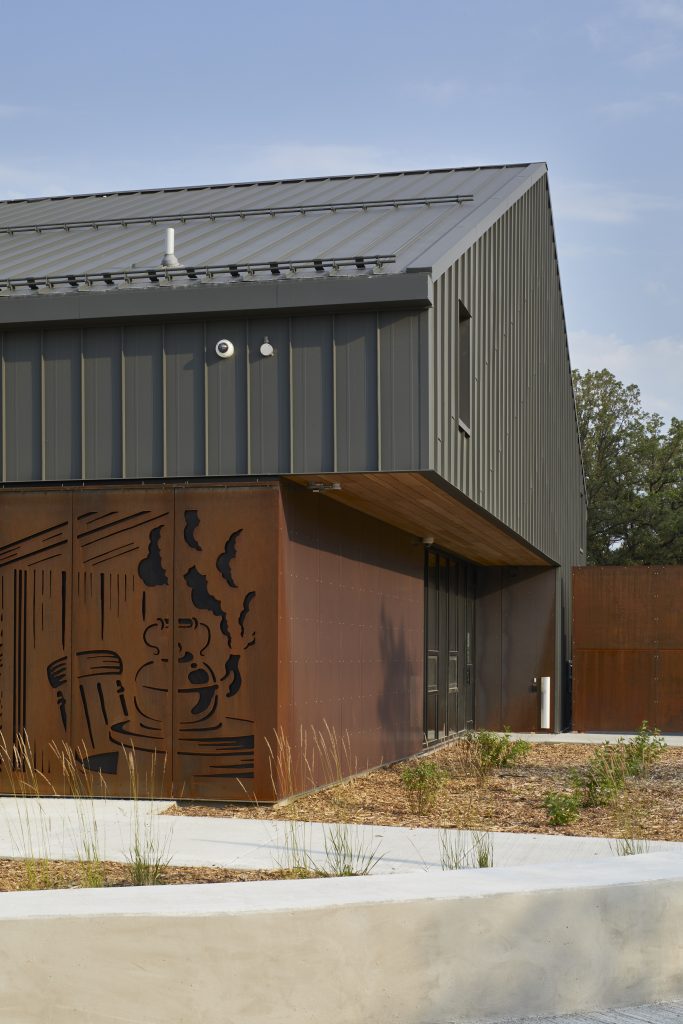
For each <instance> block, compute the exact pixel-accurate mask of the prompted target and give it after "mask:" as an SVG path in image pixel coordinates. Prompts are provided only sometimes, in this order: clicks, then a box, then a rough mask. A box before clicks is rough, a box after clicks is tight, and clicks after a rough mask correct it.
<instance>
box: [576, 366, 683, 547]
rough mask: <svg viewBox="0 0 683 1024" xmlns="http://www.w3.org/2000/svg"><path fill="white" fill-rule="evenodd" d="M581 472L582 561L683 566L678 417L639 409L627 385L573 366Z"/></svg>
mask: <svg viewBox="0 0 683 1024" xmlns="http://www.w3.org/2000/svg"><path fill="white" fill-rule="evenodd" d="M573 378H574V393H575V396H576V411H577V416H578V422H579V435H580V438H581V448H582V451H583V461H584V468H585V472H586V488H587V499H588V551H587V558H588V562H589V563H590V564H592V565H675V564H681V563H683V420H679V419H676V418H675V417H674V418H673V419H672V420H671V424H670V425H669V427H668V429H667V428H666V427H665V423H664V420H663V419H662V417H661V416H658V415H657V414H654V413H648V412H646V411H645V410H644V409H643V407H642V406H641V404H640V391H639V389H638V388H637V387H636V385H635V384H629V385H625V384H622V383H621V382H620V381H618V380H617V379H616V377H615V376H614V375H613V374H612V373H610V372H609V370H596V371H588V372H586V373H579V372H578V371H576V370H575V371H574V374H573Z"/></svg>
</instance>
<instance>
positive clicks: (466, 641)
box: [425, 549, 474, 743]
mask: <svg viewBox="0 0 683 1024" xmlns="http://www.w3.org/2000/svg"><path fill="white" fill-rule="evenodd" d="M426 558H427V564H426V571H425V612H426V624H425V634H426V642H427V643H426V646H427V650H426V658H427V663H426V666H425V668H426V671H425V736H426V739H427V742H430V743H434V742H436V741H438V740H443V739H446V738H447V737H448V736H451V735H453V734H454V733H457V732H462V731H463V730H464V729H471V728H472V727H473V725H474V673H473V664H474V568H473V566H471V565H468V564H467V563H466V562H462V561H459V560H458V559H457V558H452V557H451V556H450V555H446V554H443V553H442V552H439V551H434V550H432V549H430V550H428V552H427V556H426Z"/></svg>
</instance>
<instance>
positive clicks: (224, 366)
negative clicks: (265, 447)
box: [205, 320, 248, 476]
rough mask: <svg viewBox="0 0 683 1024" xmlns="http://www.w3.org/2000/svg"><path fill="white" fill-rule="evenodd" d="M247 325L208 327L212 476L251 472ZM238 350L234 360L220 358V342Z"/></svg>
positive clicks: (208, 434)
mask: <svg viewBox="0 0 683 1024" xmlns="http://www.w3.org/2000/svg"><path fill="white" fill-rule="evenodd" d="M247 330H248V329H247V321H246V320H232V321H227V322H226V323H225V324H222V323H212V324H211V326H210V329H209V327H208V325H207V326H206V366H205V379H206V445H207V456H206V470H207V473H208V474H209V476H241V475H243V474H245V473H246V472H247V466H248V463H247V450H248V445H247V423H248V411H247V410H248V401H247ZM223 338H225V339H226V340H227V341H231V342H232V343H233V345H234V346H235V354H234V355H233V356H232V358H230V359H220V358H219V357H218V356H217V355H216V342H217V341H220V340H221V339H223Z"/></svg>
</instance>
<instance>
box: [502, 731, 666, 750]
mask: <svg viewBox="0 0 683 1024" xmlns="http://www.w3.org/2000/svg"><path fill="white" fill-rule="evenodd" d="M636 735H637V733H635V732H512V733H510V736H511V738H512V739H514V740H527V741H528V742H529V743H595V744H599V743H607V742H608V741H609V742H610V743H616V742H617V741H618V740H619V739H620V738H622V739H625V740H630V739H632V738H633V737H634V736H636ZM662 739H663V740H664V742H665V743H666V745H667V746H669V747H683V733H668V734H667V735H666V736H662Z"/></svg>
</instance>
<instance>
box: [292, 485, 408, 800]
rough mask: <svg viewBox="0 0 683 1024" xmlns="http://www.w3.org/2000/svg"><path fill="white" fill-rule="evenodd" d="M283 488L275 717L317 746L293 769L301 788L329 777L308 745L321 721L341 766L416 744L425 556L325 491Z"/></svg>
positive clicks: (296, 739)
mask: <svg viewBox="0 0 683 1024" xmlns="http://www.w3.org/2000/svg"><path fill="white" fill-rule="evenodd" d="M282 495H283V537H284V539H283V545H282V573H283V576H282V581H281V584H282V589H283V591H284V600H283V601H281V605H280V607H281V629H282V632H283V638H282V642H281V644H280V649H281V652H282V653H281V664H280V688H279V720H280V722H281V723H282V728H283V730H284V732H285V734H286V736H287V737H288V739H289V742H290V744H291V745H292V747H297V748H298V747H299V746H300V737H301V735H302V734H303V735H304V737H305V742H306V744H307V748H308V752H309V761H311V760H313V755H314V754H315V764H314V765H312V769H313V770H312V772H308V769H307V767H306V765H302V764H301V761H298V762H297V763H296V764H295V765H294V768H295V771H296V774H297V784H298V785H300V786H302V788H305V787H307V786H308V785H310V784H311V782H313V783H317V784H322V783H324V782H326V781H328V777H327V776H328V774H329V772H328V770H327V769H326V767H325V764H324V754H323V755H321V754H320V752H319V751H318V752H315V751H314V746H315V739H314V732H315V733H317V734H320V733H321V732H322V733H323V735H326V734H327V729H326V727H325V723H327V725H328V726H329V728H330V730H331V731H332V732H333V733H334V735H335V736H336V737H337V740H338V741H340V742H341V741H343V742H344V744H345V745H346V747H347V750H348V753H347V752H346V751H342V769H343V770H344V772H345V773H349V772H350V771H353V770H362V769H364V768H366V767H368V766H370V765H377V764H380V763H381V762H382V761H385V762H386V761H392V760H395V759H397V758H399V757H404V756H407V755H409V754H412V753H415V752H416V751H418V750H420V749H421V748H422V741H423V728H424V726H423V700H424V691H423V665H424V554H423V548H422V545H420V544H416V543H415V540H414V538H412V537H410V536H409V535H408V534H405V533H403V532H401V531H400V530H395V529H393V528H392V527H390V526H387V525H385V524H383V523H380V522H379V521H378V520H375V519H372V518H370V517H368V516H365V515H363V514H361V513H359V512H355V511H352V510H351V509H348V508H345V507H343V506H342V505H340V504H338V503H337V502H334V501H330V500H329V499H327V498H325V496H324V495H316V494H311V493H310V492H308V491H306V490H305V489H304V488H301V487H296V486H294V485H291V486H286V487H283V491H282ZM283 660H284V662H285V664H283ZM327 745H328V746H330V743H329V737H328V743H327ZM311 775H312V776H313V778H311ZM307 776H308V777H307Z"/></svg>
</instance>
